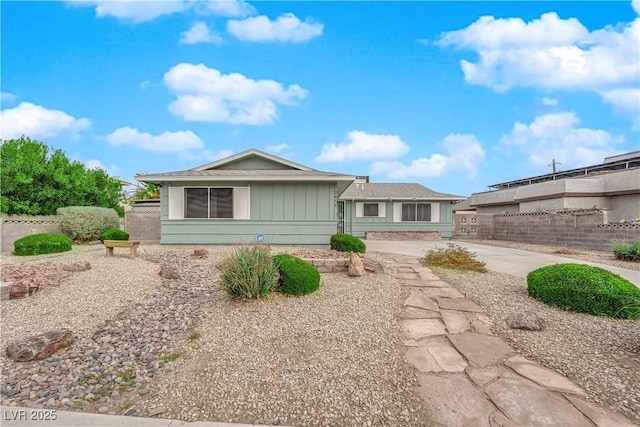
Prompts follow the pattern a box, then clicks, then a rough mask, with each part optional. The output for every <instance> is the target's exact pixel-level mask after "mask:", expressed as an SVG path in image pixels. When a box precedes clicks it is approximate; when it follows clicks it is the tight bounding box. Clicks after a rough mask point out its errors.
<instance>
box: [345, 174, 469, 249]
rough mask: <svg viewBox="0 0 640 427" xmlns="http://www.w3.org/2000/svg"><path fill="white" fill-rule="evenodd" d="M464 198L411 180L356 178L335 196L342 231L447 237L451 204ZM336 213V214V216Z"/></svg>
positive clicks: (451, 218) (449, 226) (360, 233)
mask: <svg viewBox="0 0 640 427" xmlns="http://www.w3.org/2000/svg"><path fill="white" fill-rule="evenodd" d="M464 199H465V197H461V196H455V195H453V194H445V193H438V192H436V191H433V190H431V189H429V188H427V187H425V186H423V185H420V184H414V183H397V184H396V183H370V182H368V180H366V179H357V180H356V181H354V182H353V183H352V184H351V185H350V186H349V187H348V188H347V189H346V190H345V191H344V192H343V193H342V194H341V195H340V197H338V203H339V204H340V203H342V204H343V207H342V208H341V207H340V205H339V209H343V212H344V215H343V217H344V231H345V232H346V233H349V234H352V235H354V236H356V237H360V238H363V237H366V235H367V233H369V232H388V231H411V232H434V233H439V235H440V236H441V237H442V238H451V229H452V222H453V214H452V205H453V203H454V202H457V201H460V200H464ZM339 216H340V215H339Z"/></svg>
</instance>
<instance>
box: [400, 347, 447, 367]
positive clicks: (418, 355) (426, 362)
mask: <svg viewBox="0 0 640 427" xmlns="http://www.w3.org/2000/svg"><path fill="white" fill-rule="evenodd" d="M406 358H407V362H408V363H409V365H411V366H413V367H414V368H416V369H417V370H418V371H420V372H441V371H442V368H440V366H438V363H437V362H436V360H435V359H434V358H433V356H432V355H431V353H429V352H428V351H427V349H426V348H425V347H411V348H409V349H408V350H407V354H406Z"/></svg>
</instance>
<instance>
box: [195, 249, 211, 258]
mask: <svg viewBox="0 0 640 427" xmlns="http://www.w3.org/2000/svg"><path fill="white" fill-rule="evenodd" d="M193 256H194V257H198V258H208V257H209V251H208V250H206V249H194V250H193Z"/></svg>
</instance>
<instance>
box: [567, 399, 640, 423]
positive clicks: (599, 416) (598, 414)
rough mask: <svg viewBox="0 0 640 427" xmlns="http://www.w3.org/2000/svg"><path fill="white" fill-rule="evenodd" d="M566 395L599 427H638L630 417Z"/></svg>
mask: <svg viewBox="0 0 640 427" xmlns="http://www.w3.org/2000/svg"><path fill="white" fill-rule="evenodd" d="M565 397H566V398H567V399H569V401H570V402H571V403H573V406H575V407H576V408H578V409H579V410H580V412H582V413H583V414H584V415H586V416H587V418H589V419H590V420H591V421H592V422H593V423H594V424H595V425H597V426H598V427H633V426H636V427H637V424H634V423H633V422H632V421H631V420H629V419H628V418H626V417H623V416H621V415H618V414H613V413H611V412H609V411H607V410H605V409H603V408H601V407H600V406H598V405H596V404H593V403H591V402H586V401H584V400H582V399H580V398H579V397H576V396H565Z"/></svg>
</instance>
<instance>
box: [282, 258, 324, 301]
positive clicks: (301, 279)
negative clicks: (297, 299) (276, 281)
mask: <svg viewBox="0 0 640 427" xmlns="http://www.w3.org/2000/svg"><path fill="white" fill-rule="evenodd" d="M273 261H274V263H275V265H276V266H277V267H278V271H279V273H280V286H279V288H278V289H279V290H280V292H282V293H284V294H287V295H296V296H300V295H307V294H310V293H312V292H315V291H317V290H318V288H319V287H320V273H318V270H316V269H315V267H313V266H312V265H310V264H308V263H307V262H305V261H304V260H302V259H300V258H298V257H295V256H293V255H289V254H280V255H275V256H274V257H273Z"/></svg>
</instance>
